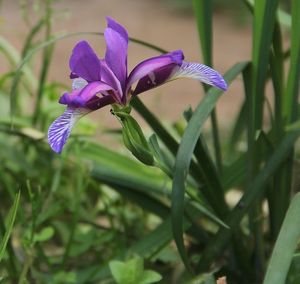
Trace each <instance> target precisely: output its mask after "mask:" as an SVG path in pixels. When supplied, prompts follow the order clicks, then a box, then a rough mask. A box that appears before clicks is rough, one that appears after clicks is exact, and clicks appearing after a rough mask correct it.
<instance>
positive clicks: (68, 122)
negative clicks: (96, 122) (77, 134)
mask: <svg viewBox="0 0 300 284" xmlns="http://www.w3.org/2000/svg"><path fill="white" fill-rule="evenodd" d="M88 112H89V110H86V109H82V108H71V107H68V108H67V109H66V110H65V112H64V113H63V114H62V115H61V116H60V117H58V118H57V119H56V120H55V121H54V122H53V123H52V124H51V125H50V127H49V130H48V143H49V145H50V146H51V148H52V150H53V151H54V152H56V153H61V151H62V149H63V147H64V145H65V143H66V141H67V139H68V138H69V136H70V133H71V130H72V128H73V126H74V124H75V123H76V121H77V120H78V119H79V118H81V117H82V116H83V115H85V114H86V113H88Z"/></svg>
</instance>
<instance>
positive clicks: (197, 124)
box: [171, 63, 247, 267]
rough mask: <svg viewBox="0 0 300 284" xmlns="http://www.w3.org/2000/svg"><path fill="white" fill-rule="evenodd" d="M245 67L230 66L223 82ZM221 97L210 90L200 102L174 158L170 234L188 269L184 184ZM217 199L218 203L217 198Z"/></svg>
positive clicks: (214, 202)
mask: <svg viewBox="0 0 300 284" xmlns="http://www.w3.org/2000/svg"><path fill="white" fill-rule="evenodd" d="M246 66H247V63H238V64H236V65H234V66H233V67H232V68H231V69H230V70H229V71H228V72H226V74H225V76H224V78H225V80H226V81H227V82H228V83H230V82H231V81H232V80H233V79H234V78H235V77H236V76H237V75H238V74H240V73H241V72H242V71H243V69H244V68H245V67H246ZM221 94H222V92H221V91H220V90H217V89H211V91H210V92H209V93H208V94H207V96H205V97H204V98H203V100H202V101H201V103H200V104H199V105H198V107H197V108H196V110H195V112H194V114H193V116H192V118H191V120H190V121H189V123H188V126H187V128H186V129H185V132H184V135H183V137H182V140H181V143H180V146H179V149H178V153H177V156H176V162H175V168H174V178H173V186H172V209H171V212H172V231H173V235H174V239H175V243H176V246H177V248H178V251H179V253H180V256H181V258H182V260H183V262H184V264H185V265H186V267H188V266H189V265H188V259H187V256H186V252H185V248H184V242H183V218H184V194H185V181H186V178H187V174H188V171H189V167H190V162H191V160H192V157H193V152H194V148H195V146H196V143H197V141H198V139H199V136H200V133H201V131H202V127H203V124H204V122H205V121H206V119H207V118H208V116H209V115H210V113H211V111H212V110H213V108H214V106H215V104H216V102H217V100H218V98H219V97H220V96H221ZM220 196H221V199H220V198H219V197H220ZM223 198H224V196H223V192H218V193H217V192H212V193H211V200H209V202H210V203H211V205H212V207H213V208H218V207H219V206H220V203H219V202H220V200H222V199H223Z"/></svg>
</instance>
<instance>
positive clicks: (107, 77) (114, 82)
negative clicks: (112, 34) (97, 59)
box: [101, 60, 123, 101]
mask: <svg viewBox="0 0 300 284" xmlns="http://www.w3.org/2000/svg"><path fill="white" fill-rule="evenodd" d="M101 81H102V82H104V83H106V84H108V85H110V86H112V87H113V89H114V90H115V91H116V92H117V93H118V94H117V97H118V98H117V99H116V100H117V101H121V100H122V97H123V90H122V86H121V83H120V81H119V80H118V78H117V77H116V75H115V74H114V73H113V71H112V70H111V69H110V68H109V67H108V66H107V63H106V62H105V60H101Z"/></svg>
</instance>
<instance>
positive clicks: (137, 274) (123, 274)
mask: <svg viewBox="0 0 300 284" xmlns="http://www.w3.org/2000/svg"><path fill="white" fill-rule="evenodd" d="M109 268H110V270H111V273H112V275H113V277H114V279H115V280H116V282H117V283H118V284H134V283H138V281H139V280H140V279H142V276H143V272H144V261H143V259H142V258H140V257H135V258H133V259H130V260H128V261H127V262H121V261H117V260H114V261H111V262H110V263H109Z"/></svg>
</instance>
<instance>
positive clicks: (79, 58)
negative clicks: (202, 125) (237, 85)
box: [48, 17, 227, 153]
mask: <svg viewBox="0 0 300 284" xmlns="http://www.w3.org/2000/svg"><path fill="white" fill-rule="evenodd" d="M104 37H105V41H106V46H107V48H106V53H105V57H104V59H100V58H99V57H98V56H97V55H96V53H95V52H94V50H93V49H92V48H91V46H90V45H89V44H88V43H87V42H86V41H80V42H79V43H77V44H76V46H75V47H74V49H73V52H72V54H71V57H70V61H69V65H70V69H71V74H70V78H71V79H72V80H73V82H72V91H71V92H68V93H64V94H63V95H62V96H61V97H60V99H59V103H60V104H64V105H66V106H67V107H66V110H65V112H64V113H63V114H62V115H61V116H60V117H58V118H57V119H56V120H55V121H54V122H53V123H52V124H51V126H50V127H49V130H48V142H49V144H50V146H51V148H52V149H53V151H55V152H57V153H60V152H61V151H62V149H63V147H64V145H65V143H66V141H67V139H68V137H69V136H70V133H71V130H72V127H73V126H74V124H75V122H76V121H77V120H78V119H79V118H81V117H82V116H84V115H85V114H87V113H89V112H92V111H95V110H97V109H100V108H102V107H104V106H106V105H109V104H118V105H119V106H121V107H122V106H126V105H128V104H129V102H130V100H131V99H132V98H133V97H135V96H137V95H138V94H140V93H143V92H145V91H148V90H150V89H153V88H155V87H157V86H160V85H162V84H164V83H167V82H169V81H172V80H175V79H178V78H183V77H188V78H194V79H196V80H199V81H201V82H204V83H206V84H209V85H212V86H215V87H217V88H219V89H222V90H226V89H227V85H226V82H225V81H224V79H223V78H222V76H221V75H220V74H219V73H218V72H217V71H215V70H214V69H212V68H210V67H208V66H205V65H203V64H199V63H194V62H186V61H184V55H183V52H182V51H181V50H175V51H172V52H170V53H166V54H163V55H160V56H156V57H152V58H149V59H146V60H144V61H142V62H141V63H139V64H138V65H137V66H136V67H135V68H134V69H133V70H132V71H131V72H130V73H129V75H128V71H127V48H128V33H127V31H126V29H125V28H124V27H123V26H121V25H120V24H119V23H117V22H116V21H114V20H113V19H112V18H109V17H107V28H106V29H105V32H104Z"/></svg>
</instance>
